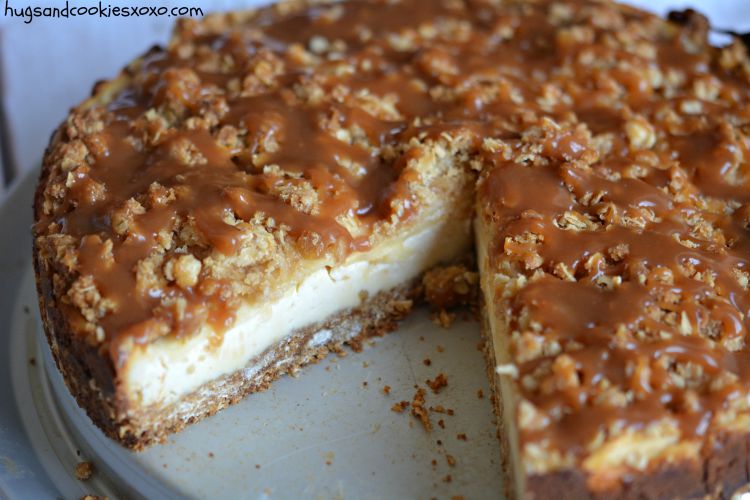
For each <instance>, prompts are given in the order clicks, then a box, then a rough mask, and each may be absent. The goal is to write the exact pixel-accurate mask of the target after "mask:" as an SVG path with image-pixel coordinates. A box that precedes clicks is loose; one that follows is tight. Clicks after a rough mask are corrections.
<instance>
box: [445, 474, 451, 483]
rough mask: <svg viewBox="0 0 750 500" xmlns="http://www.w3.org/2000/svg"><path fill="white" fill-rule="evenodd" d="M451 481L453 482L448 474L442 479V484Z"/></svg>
mask: <svg viewBox="0 0 750 500" xmlns="http://www.w3.org/2000/svg"><path fill="white" fill-rule="evenodd" d="M451 481H453V477H451V475H450V474H447V475H446V476H445V477H444V478H443V482H444V483H450V482H451Z"/></svg>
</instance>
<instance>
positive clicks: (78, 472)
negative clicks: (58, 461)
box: [75, 462, 94, 481]
mask: <svg viewBox="0 0 750 500" xmlns="http://www.w3.org/2000/svg"><path fill="white" fill-rule="evenodd" d="M93 474H94V464H92V463H91V462H79V463H78V464H76V469H75V476H76V479H78V480H79V481H88V480H89V479H91V476H92V475H93Z"/></svg>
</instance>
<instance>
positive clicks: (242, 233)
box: [34, 3, 476, 448]
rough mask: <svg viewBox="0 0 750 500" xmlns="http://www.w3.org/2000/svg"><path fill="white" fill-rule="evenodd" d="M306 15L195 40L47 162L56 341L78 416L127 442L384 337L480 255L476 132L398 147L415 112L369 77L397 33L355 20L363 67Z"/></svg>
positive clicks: (159, 57) (179, 43) (239, 24)
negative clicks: (373, 35)
mask: <svg viewBox="0 0 750 500" xmlns="http://www.w3.org/2000/svg"><path fill="white" fill-rule="evenodd" d="M377 7H378V6H377V5H375V4H371V3H370V4H364V3H363V4H360V5H359V7H357V8H358V9H370V10H375V9H377ZM290 9H291V10H290ZM294 9H297V10H299V11H300V12H301V13H302V14H304V15H303V16H302V17H303V19H302V21H301V23H302V24H303V25H306V26H307V27H308V28H310V27H311V26H312V25H313V24H315V19H317V17H316V16H317V15H318V13H319V9H318V8H313V7H310V6H307V5H305V4H302V3H300V4H297V5H296V6H294V7H293V8H292V7H290V6H288V5H287V6H279V7H273V8H270V9H267V10H264V11H261V12H255V13H254V12H248V13H243V14H241V15H240V14H238V15H236V16H235V15H232V14H228V15H224V16H217V17H214V18H209V19H207V20H205V21H202V22H190V21H188V22H185V23H183V24H182V25H181V27H180V29H178V31H177V33H176V35H175V37H174V39H173V41H172V43H171V45H170V47H169V48H168V49H167V50H154V51H152V52H151V53H149V54H147V55H146V56H144V57H143V58H142V59H140V60H138V61H136V62H135V63H133V64H131V65H130V67H129V68H128V69H127V70H125V71H124V72H123V74H122V75H121V76H120V77H119V78H117V79H115V80H114V81H112V82H108V83H105V84H102V85H100V86H98V87H97V88H96V89H95V92H94V95H93V97H92V98H91V99H90V100H89V101H87V102H86V103H84V104H83V105H81V106H79V107H78V108H76V109H74V110H73V111H72V112H71V114H70V116H69V117H68V119H67V120H66V122H65V123H64V124H63V125H62V126H61V127H60V129H59V130H58V131H57V133H56V134H55V136H54V137H53V139H52V142H51V145H50V148H49V151H48V153H47V155H46V157H45V164H44V169H43V172H42V177H41V179H40V183H39V188H38V191H37V197H36V206H35V211H36V219H37V222H36V225H35V227H34V232H35V247H34V249H35V265H36V276H37V282H38V288H39V297H40V304H41V311H42V318H43V320H44V325H45V331H46V333H47V336H48V339H49V342H50V345H51V347H52V351H53V354H54V357H55V360H56V362H57V365H58V367H59V368H60V370H61V372H62V373H63V375H64V377H65V380H66V382H67V384H68V386H69V387H70V389H71V392H72V393H73V395H74V396H75V397H76V398H77V400H78V402H79V404H80V405H81V406H82V407H83V408H85V409H86V411H87V412H88V414H89V415H90V416H91V418H92V419H93V420H94V422H95V423H96V424H97V425H99V426H100V427H101V428H102V429H103V430H104V431H105V432H106V433H107V434H108V435H110V436H111V437H113V438H115V439H117V440H119V441H120V442H121V443H123V444H125V445H126V446H129V447H133V448H141V447H143V446H145V445H148V444H150V443H152V442H155V441H159V440H161V439H163V438H164V437H165V436H166V435H167V434H168V433H169V432H174V431H175V430H178V429H180V428H181V427H183V426H184V425H186V424H187V423H190V422H193V421H195V420H198V419H200V418H202V417H204V416H206V415H210V414H212V413H214V412H216V411H217V410H219V409H221V408H223V407H225V406H227V405H228V404H230V403H232V402H235V401H237V400H239V399H240V398H241V397H242V396H244V395H245V394H247V393H248V392H252V391H256V390H260V389H263V388H265V387H267V385H268V384H269V383H270V381H272V380H273V379H275V378H276V377H277V376H278V375H279V374H281V373H286V372H293V371H295V370H298V369H299V367H300V366H301V365H303V364H305V363H307V362H309V361H312V360H315V359H318V358H320V357H322V356H323V355H325V354H326V353H327V352H328V351H330V350H337V349H340V347H341V345H342V344H343V343H350V344H358V343H360V342H361V340H362V339H363V338H366V337H367V336H371V335H376V334H382V333H384V332H386V331H388V330H391V329H393V327H394V325H395V320H397V319H399V318H401V317H403V316H404V315H405V314H406V313H407V312H408V311H409V309H410V307H411V303H412V299H413V296H414V291H415V289H416V287H417V285H418V283H419V278H420V276H421V275H422V273H424V272H425V271H426V270H427V269H429V268H431V267H433V266H435V265H437V264H438V263H441V262H452V261H456V260H458V259H463V258H464V257H465V256H466V254H467V252H468V251H469V249H470V247H471V244H472V241H471V240H472V238H471V219H472V217H473V215H472V214H473V203H472V193H473V190H474V182H475V177H476V174H474V173H472V172H471V171H470V170H469V169H466V168H464V164H465V158H464V159H461V158H462V157H461V155H460V152H461V151H464V150H465V149H466V142H467V141H466V137H465V135H464V136H462V135H461V133H447V132H446V133H445V134H439V133H434V134H430V135H429V136H428V135H427V134H419V133H417V132H418V130H416V129H415V130H414V131H412V133H408V134H403V135H401V132H403V131H404V129H406V128H407V127H409V126H412V123H411V120H412V117H409V116H406V115H402V114H401V112H400V111H399V109H400V108H402V107H404V108H406V109H408V108H409V106H410V105H411V103H409V102H408V99H407V96H396V95H395V94H393V93H390V92H388V91H387V90H385V91H384V90H382V89H381V90H377V86H378V85H379V84H381V83H382V82H383V78H385V77H384V76H383V74H384V71H383V70H382V68H379V67H372V68H370V69H369V70H368V71H369V72H368V71H364V70H363V71H359V72H358V71H356V69H357V65H358V64H359V60H360V59H361V58H362V57H364V55H363V54H364V53H366V52H367V51H368V50H371V49H374V48H375V47H376V46H386V45H387V43H388V41H387V38H386V35H387V33H388V32H389V28H388V27H387V26H386V27H384V31H383V33H380V36H381V38H380V39H379V40H377V43H376V41H373V42H372V44H371V47H370V46H360V45H356V44H355V38H356V37H357V36H358V35H357V33H358V31H357V30H356V29H354V28H352V27H351V26H349V24H348V23H347V22H346V20H342V21H341V26H339V27H342V26H346V27H347V30H348V32H349V33H350V34H349V38H350V39H351V40H350V43H351V45H350V49H351V50H350V52H351V53H350V54H349V55H348V56H347V58H346V59H344V58H343V56H341V57H339V56H336V57H333V56H332V57H330V58H325V57H321V55H320V54H319V53H318V55H315V54H313V53H311V52H306V51H305V50H304V49H302V48H301V46H299V43H298V40H305V41H307V40H308V38H309V37H310V36H312V35H310V34H309V33H308V34H306V33H305V32H297V31H295V30H292V31H288V30H286V29H283V28H284V26H285V23H287V22H289V21H290V20H294V19H297V15H296V14H295V12H297V11H295V10H294ZM331 9H333V10H332V11H331V14H333V13H334V12H333V11H334V10H336V9H334V8H333V7H331ZM357 12H358V11H357V10H356V9H353V12H352V15H357ZM306 16H309V19H308V18H307V17H306ZM248 19H249V21H248ZM245 21H247V22H248V24H243V23H244V22H245ZM271 21H274V22H271ZM274 23H275V24H274ZM260 27H265V29H267V30H268V32H269V33H272V32H275V30H278V29H281V31H282V32H283V33H282V34H280V35H279V34H274V35H273V36H274V37H276V38H275V40H276V41H275V42H273V41H271V40H270V38H269V39H265V38H263V37H262V36H260V35H259V31H258V30H259V29H260ZM332 29H333V28H332ZM268 36H269V37H270V36H271V34H269V35H268ZM280 36H281V37H287V38H288V39H287V40H285V41H284V42H283V43H282V41H281V40H280V39H279V37H280ZM331 50H339V49H335V48H331ZM318 52H320V51H318ZM313 73H314V74H316V75H317V76H315V77H312V76H311V75H312V74H313ZM389 78H390V80H392V83H394V84H403V85H405V86H407V88H408V86H409V85H410V83H409V81H410V79H411V78H412V77H411V75H410V74H408V72H404V74H403V75H402V74H398V72H396V73H395V74H393V75H391V76H390V77H389ZM369 86H372V87H373V91H372V92H369V91H368V88H369ZM415 88H416V89H417V90H415V92H418V93H419V95H420V96H421V98H423V99H424V98H425V96H426V90H427V89H425V88H418V86H417V85H415ZM415 95H416V94H415Z"/></svg>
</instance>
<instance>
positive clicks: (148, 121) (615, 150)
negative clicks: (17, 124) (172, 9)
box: [33, 0, 750, 498]
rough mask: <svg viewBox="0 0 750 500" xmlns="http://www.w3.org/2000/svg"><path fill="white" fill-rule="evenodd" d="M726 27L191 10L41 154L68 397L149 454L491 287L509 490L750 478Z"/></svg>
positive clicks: (37, 256)
mask: <svg viewBox="0 0 750 500" xmlns="http://www.w3.org/2000/svg"><path fill="white" fill-rule="evenodd" d="M708 31H709V26H708V23H707V21H706V19H705V18H703V17H702V16H700V15H699V14H697V13H695V12H693V11H690V12H687V13H684V14H683V15H681V16H673V17H672V18H671V20H664V19H661V18H659V17H657V16H654V15H651V14H647V13H645V12H643V11H640V10H637V9H634V8H631V7H628V6H624V5H620V4H616V3H612V2H606V1H593V0H591V1H590V0H571V1H552V0H536V1H504V2H497V1H492V0H477V1H456V0H393V1H391V0H351V1H347V2H331V3H328V2H318V1H312V0H309V1H287V2H282V3H280V4H277V5H272V6H270V7H266V8H262V9H259V10H254V11H247V12H232V13H225V14H214V15H209V16H208V17H206V18H204V19H202V20H190V19H186V20H181V21H180V22H179V23H178V24H177V27H176V29H175V32H174V34H173V36H172V38H171V40H170V42H169V44H168V46H167V47H166V48H165V49H160V48H154V49H152V50H151V51H149V52H148V53H146V54H145V55H143V56H142V57H140V58H139V59H137V60H136V61H134V62H133V63H131V64H130V65H129V66H127V67H126V68H125V69H124V70H123V72H122V73H121V74H120V75H119V76H118V77H116V78H115V79H113V80H110V81H107V82H103V83H100V84H98V85H97V86H96V87H95V88H94V91H93V93H92V97H91V98H90V99H88V100H87V101H85V102H84V103H82V104H81V105H79V106H77V107H76V108H74V109H73V110H72V111H71V113H70V115H69V116H68V118H67V119H66V121H65V122H64V123H63V124H62V125H61V126H60V127H59V128H58V129H57V131H56V132H55V133H54V135H53V137H52V140H51V142H50V145H49V147H48V150H47V153H46V154H45V157H44V163H43V169H42V173H41V177H40V181H39V185H38V189H37V192H36V198H35V207H34V210H35V224H34V227H33V233H34V265H35V271H36V279H37V288H38V292H39V300H40V310H41V316H42V320H43V323H44V329H45V332H46V335H47V339H48V341H49V344H50V348H51V351H52V353H53V358H54V359H55V362H56V364H57V367H58V368H59V370H60V372H61V373H62V375H63V377H64V379H65V381H66V384H67V386H68V388H69V389H70V391H71V393H72V394H73V396H74V397H75V398H76V399H77V401H78V403H79V405H80V406H81V407H82V408H84V409H85V410H86V412H87V413H88V415H89V416H90V417H91V419H92V421H93V422H94V423H95V424H96V425H97V426H99V427H100V428H101V429H102V430H103V431H104V432H105V433H106V434H107V435H108V436H110V437H111V438H113V439H115V440H117V441H119V442H120V443H122V444H123V445H125V446H127V447H130V448H133V449H141V448H143V447H145V446H148V445H150V444H153V443H157V442H160V441H163V440H164V439H165V437H166V436H167V435H168V434H170V433H172V432H176V431H178V430H180V429H181V428H183V427H184V426H185V425H187V424H189V423H191V422H194V421H197V420H200V419H202V418H204V417H206V416H208V415H211V414H212V413H214V412H216V411H218V410H220V409H221V408H224V407H226V406H227V405H229V404H232V403H234V402H236V401H238V400H240V399H241V398H242V397H244V396H245V395H247V394H249V393H251V392H254V391H258V390H263V389H265V388H266V387H268V385H269V384H270V383H271V382H272V381H273V380H275V379H276V378H277V377H279V376H280V375H282V374H285V373H295V372H297V371H298V370H299V369H300V368H301V367H302V366H303V365H305V364H307V363H310V362H314V361H316V360H318V359H321V358H322V357H324V356H325V355H326V354H327V353H328V352H331V351H338V350H340V349H341V347H342V346H343V345H350V346H353V347H355V348H359V346H361V345H362V342H363V340H365V339H367V338H368V337H372V336H375V335H381V334H383V333H385V332H387V331H390V330H392V329H394V328H395V325H396V324H397V320H399V319H401V318H403V317H404V316H405V315H407V314H408V312H409V310H410V309H411V307H412V305H413V303H414V301H415V300H418V299H419V298H420V297H421V296H422V295H423V294H424V295H427V298H428V299H431V300H433V302H437V303H438V305H441V304H442V305H446V304H454V303H461V304H464V305H465V304H466V303H467V302H472V301H471V300H470V299H469V298H470V297H475V296H476V293H474V292H473V291H472V287H474V286H475V285H476V284H477V282H478V284H479V288H480V292H481V293H480V294H479V295H481V316H482V331H483V335H484V336H485V338H486V342H485V357H486V359H487V371H488V375H489V377H490V381H491V385H492V387H493V404H494V406H495V411H496V414H497V421H498V435H499V436H500V441H501V444H502V446H503V450H504V464H503V469H502V471H501V472H502V473H503V474H504V475H505V478H506V483H507V485H508V487H509V497H516V498H548V497H550V496H552V495H555V496H561V497H564V498H588V497H596V498H598V497H608V498H609V497H644V498H657V497H661V496H664V495H668V496H679V497H691V496H705V495H709V496H715V497H721V496H728V495H731V493H732V492H734V491H735V490H736V489H737V488H739V487H741V486H743V485H744V484H745V483H747V482H748V463H747V458H748V436H750V412H749V409H748V401H750V399H748V398H749V397H750V379H749V378H748V377H750V372H748V370H747V368H746V365H748V363H746V361H750V356H749V355H748V350H747V348H746V346H745V337H746V332H747V326H748V325H747V318H746V317H745V316H746V311H747V307H748V305H750V300H749V299H750V296H749V295H748V290H747V288H748V286H749V285H748V283H749V282H750V275H749V274H748V272H750V270H748V268H747V265H748V259H747V255H746V252H747V250H748V249H750V246H748V244H747V227H748V221H750V216H749V215H748V214H749V213H750V212H748V208H747V205H746V203H747V202H748V201H750V194H748V193H750V190H749V189H748V188H749V186H748V180H747V179H748V178H747V175H748V172H747V160H748V156H747V155H748V154H750V138H748V136H747V133H748V128H747V127H748V126H749V125H748V124H750V59H748V56H747V52H746V49H745V47H744V46H743V45H742V44H741V43H740V41H739V40H737V41H735V42H733V43H731V44H730V45H728V46H726V47H723V48H717V47H713V46H711V45H710V44H709V43H708ZM466 262H476V266H477V270H478V273H479V279H478V280H477V278H476V276H477V275H476V274H475V273H474V272H473V271H472V270H471V269H469V270H467V269H466V268H465V267H463V266H459V265H457V264H458V263H466ZM439 266H444V267H442V269H443V270H442V271H434V269H435V268H436V267H439ZM451 284H452V285H453V286H455V288H456V289H460V295H461V297H460V298H459V299H458V300H453V299H452V298H450V297H446V294H444V293H442V292H440V290H441V289H450V288H451ZM425 290H426V293H425Z"/></svg>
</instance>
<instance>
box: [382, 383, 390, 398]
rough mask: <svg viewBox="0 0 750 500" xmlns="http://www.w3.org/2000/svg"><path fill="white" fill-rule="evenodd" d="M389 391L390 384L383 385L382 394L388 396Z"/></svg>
mask: <svg viewBox="0 0 750 500" xmlns="http://www.w3.org/2000/svg"><path fill="white" fill-rule="evenodd" d="M390 393H391V386H390V385H384V386H383V394H385V395H386V396H388V395H389V394H390Z"/></svg>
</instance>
